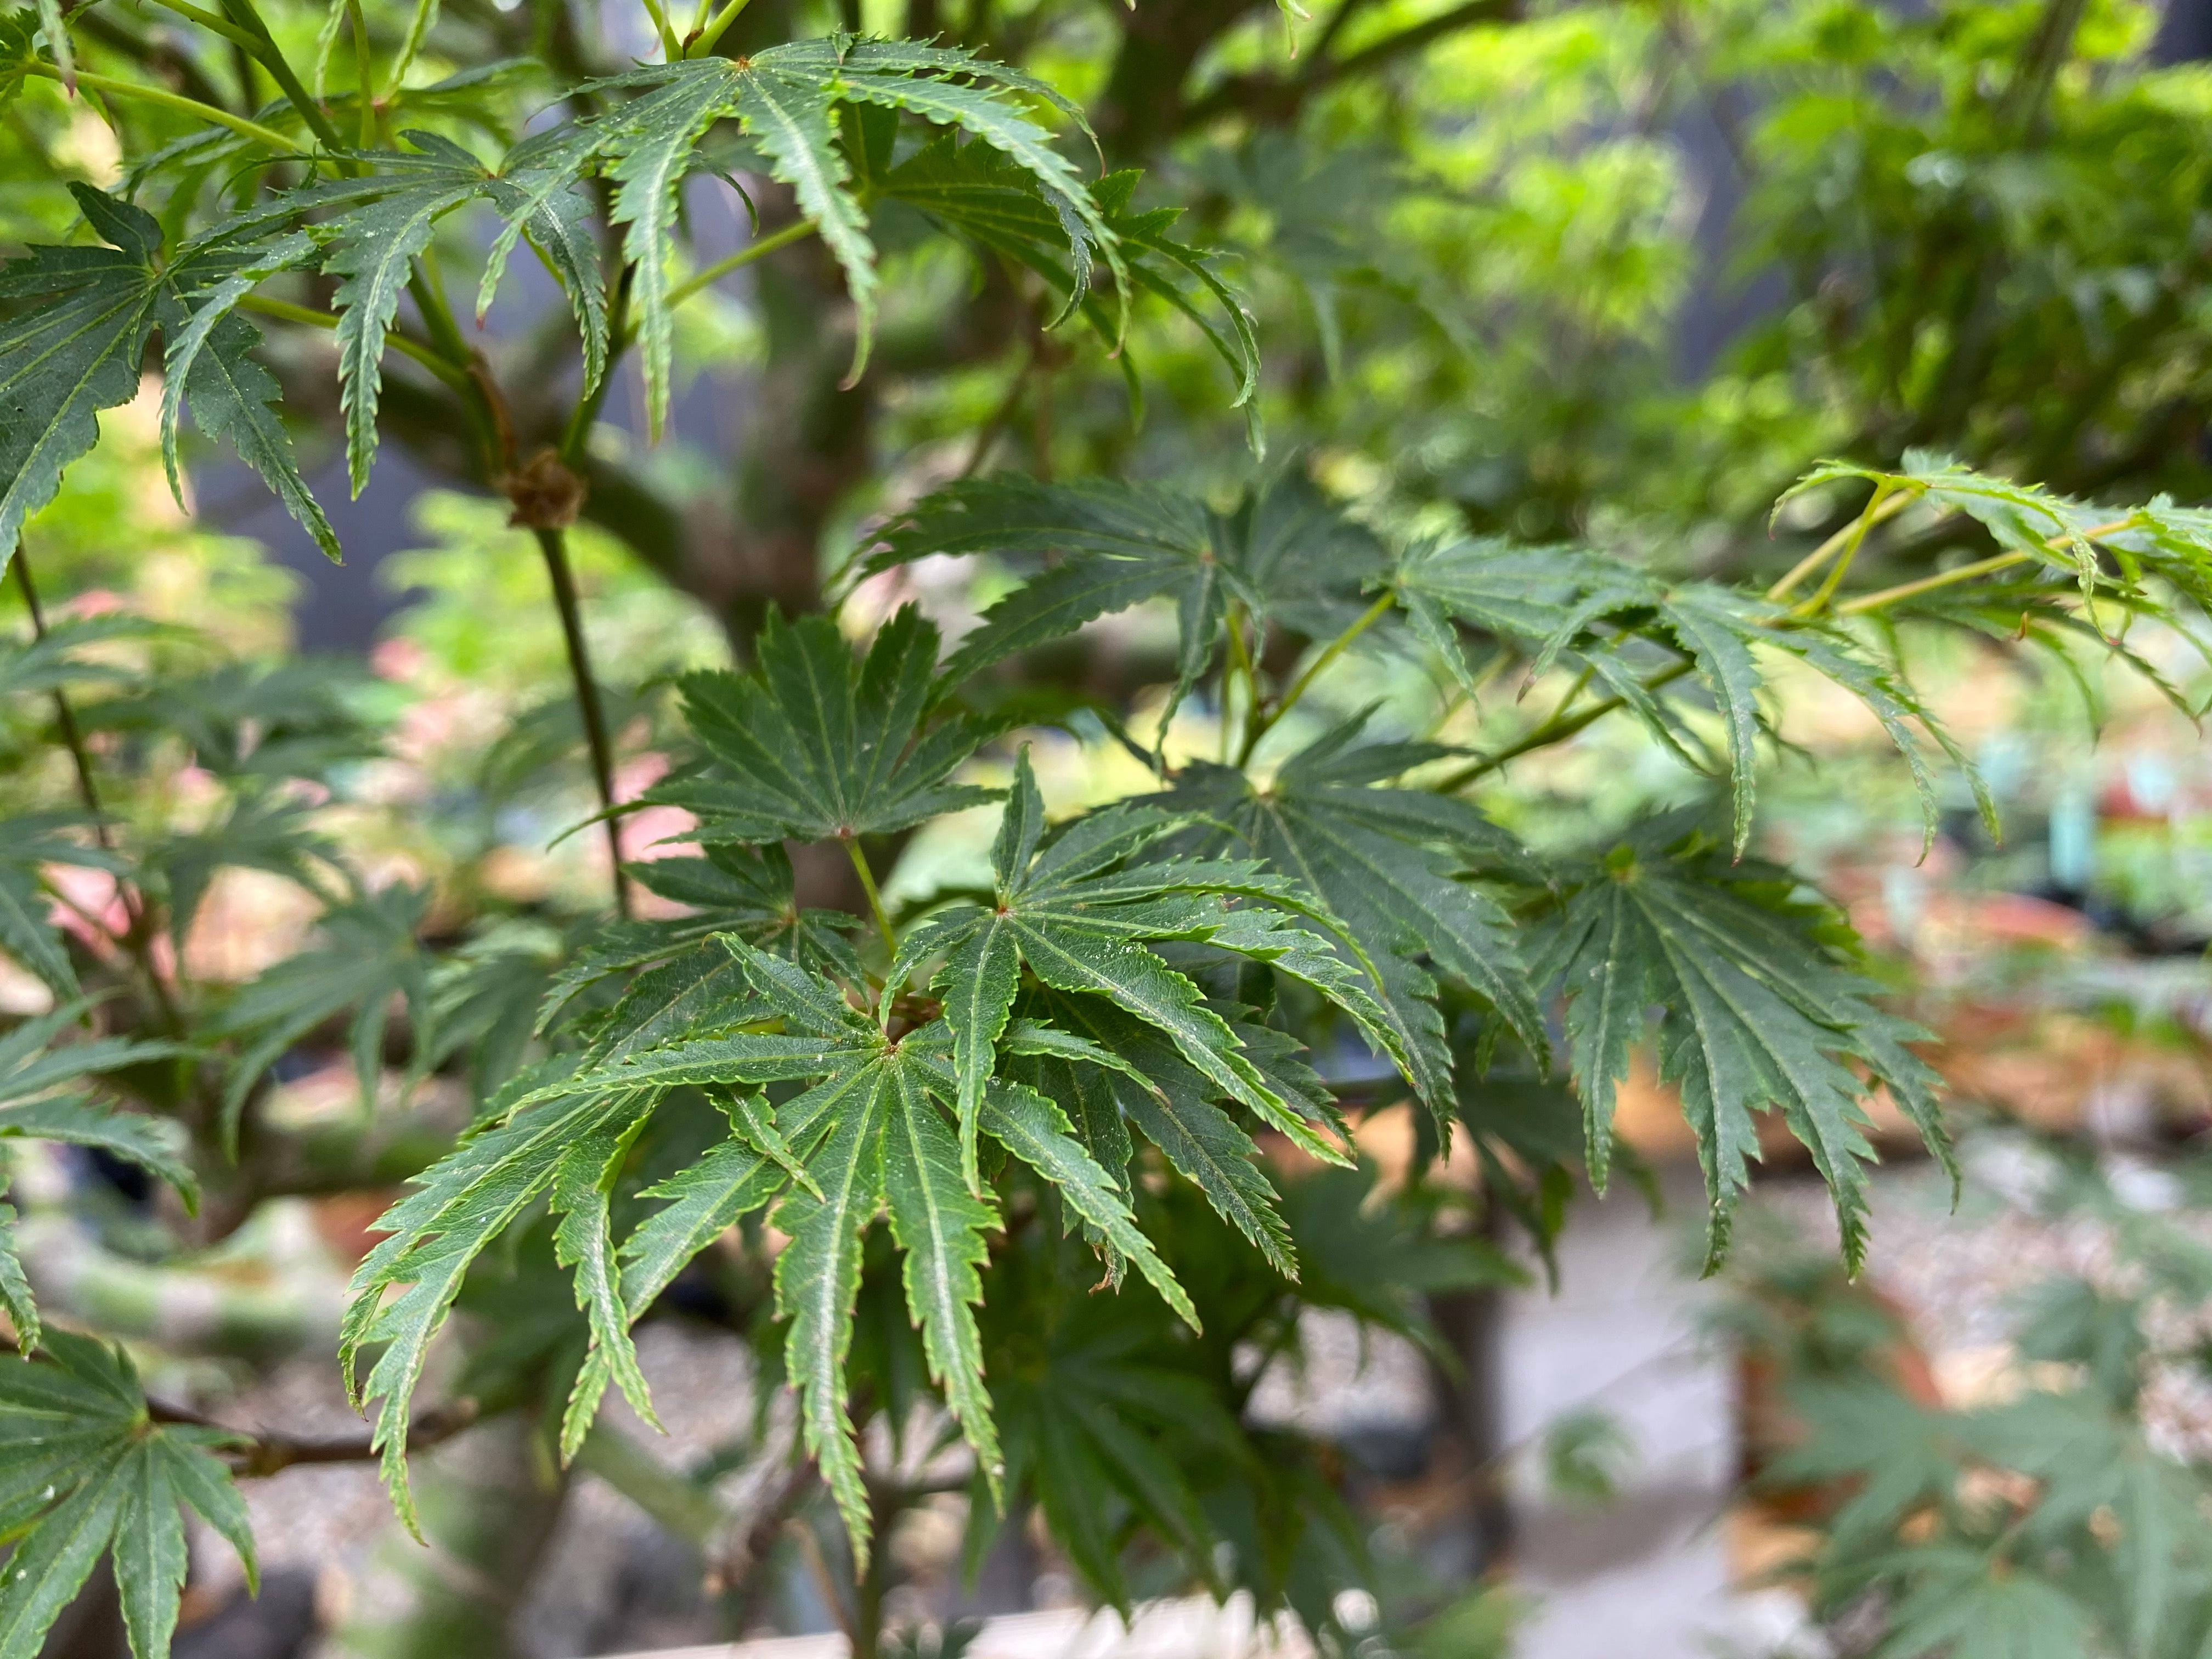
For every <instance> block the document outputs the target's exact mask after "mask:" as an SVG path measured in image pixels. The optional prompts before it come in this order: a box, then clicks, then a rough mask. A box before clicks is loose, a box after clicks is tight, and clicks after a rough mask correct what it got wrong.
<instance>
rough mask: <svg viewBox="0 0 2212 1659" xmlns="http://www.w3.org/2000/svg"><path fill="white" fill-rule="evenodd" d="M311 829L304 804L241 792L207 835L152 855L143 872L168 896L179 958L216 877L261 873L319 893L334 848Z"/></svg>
mask: <svg viewBox="0 0 2212 1659" xmlns="http://www.w3.org/2000/svg"><path fill="white" fill-rule="evenodd" d="M313 823H314V808H313V805H310V804H309V803H308V802H307V800H306V799H302V798H301V796H299V795H297V794H294V793H290V792H289V791H282V790H277V789H272V788H269V787H262V788H259V789H249V790H246V791H244V792H241V793H240V794H238V795H237V796H235V797H234V799H232V800H231V802H230V804H229V805H228V808H227V809H226V810H225V811H224V812H223V813H222V816H221V817H217V818H216V819H215V820H214V821H213V822H212V823H209V824H207V825H206V826H205V827H204V828H202V829H194V830H187V831H182V832H179V833H177V834H174V835H170V836H164V837H162V838H161V840H160V841H158V842H155V844H154V845H153V846H151V847H150V848H148V849H147V853H146V858H145V863H146V865H147V866H148V869H149V872H152V873H154V874H155V875H157V876H158V877H159V878H160V879H161V883H162V884H163V885H164V886H166V888H167V897H168V909H169V917H168V921H169V937H170V939H171V940H172V941H173V943H174V944H175V945H177V946H178V947H179V949H180V950H181V948H182V947H183V945H184V942H185V936H186V935H187V934H189V933H191V929H192V921H193V919H194V918H195V917H196V916H197V915H198V914H199V908H200V904H201V902H202V901H204V899H205V898H206V896H207V892H208V888H209V886H210V884H212V883H213V882H214V880H215V877H216V872H217V871H220V870H226V869H235V870H261V871H265V872H268V873H269V874H270V875H276V876H284V877H287V878H289V879H291V880H293V881H295V882H297V883H299V884H300V885H301V886H302V887H304V888H306V889H307V890H308V891H309V892H318V891H319V890H321V889H320V872H321V871H322V870H323V869H325V868H327V867H331V866H335V864H336V862H337V848H336V847H335V846H334V845H332V844H331V841H330V840H329V838H328V837H327V836H323V835H321V834H319V833H318V832H317V831H316V829H314V827H313Z"/></svg>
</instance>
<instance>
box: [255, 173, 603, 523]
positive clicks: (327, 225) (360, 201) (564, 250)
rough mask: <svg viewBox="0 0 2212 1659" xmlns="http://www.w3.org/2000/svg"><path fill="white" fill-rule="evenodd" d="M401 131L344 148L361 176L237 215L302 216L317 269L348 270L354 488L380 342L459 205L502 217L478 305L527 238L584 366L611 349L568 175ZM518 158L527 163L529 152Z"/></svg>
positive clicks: (345, 375) (343, 301)
mask: <svg viewBox="0 0 2212 1659" xmlns="http://www.w3.org/2000/svg"><path fill="white" fill-rule="evenodd" d="M400 137H402V138H403V139H404V140H405V141H406V143H409V144H410V146H412V149H407V150H367V151H362V152H358V153H349V161H352V162H353V163H355V164H356V165H357V166H358V167H361V168H362V173H361V175H360V176H357V177H350V178H343V179H329V180H325V181H324V182H321V183H319V184H313V185H306V186H303V187H302V188H301V189H299V190H295V191H288V192H286V193H285V194H284V195H283V196H280V197H276V198H275V199H274V200H273V201H272V202H270V203H269V204H264V205H263V206H261V207H259V208H258V209H255V210H252V211H251V212H249V213H247V214H246V215H243V216H241V217H240V221H238V222H237V223H240V224H241V225H246V226H252V227H254V228H261V227H264V226H271V225H282V224H285V223H292V222H307V223H308V224H309V225H310V228H311V232H312V234H311V236H310V239H309V240H310V244H311V245H312V246H319V247H320V248H322V250H323V252H322V254H321V266H322V269H323V270H325V271H327V272H329V273H330V274H331V275H333V276H339V277H342V278H343V281H342V282H341V283H339V284H338V289H337V295H336V301H337V313H338V327H337V347H338V381H339V386H340V400H341V403H342V404H343V409H344V412H345V425H346V465H347V472H348V475H349V478H350V480H351V483H352V487H353V493H354V494H355V495H360V494H361V492H362V489H363V488H364V487H365V486H366V485H367V483H368V472H369V467H370V465H371V464H372V462H373V461H374V459H375V456H376V410H377V404H378V399H379V394H380V387H381V384H382V380H381V377H382V372H383V370H382V365H383V357H384V347H385V342H386V337H387V335H388V334H389V332H390V331H391V328H392V322H393V319H395V318H396V317H397V316H398V308H399V296H400V295H401V294H402V293H403V292H404V291H405V289H406V288H407V285H408V283H409V280H410V276H412V274H413V268H414V260H415V258H416V256H417V255H418V254H420V253H421V252H422V250H423V249H424V248H425V247H427V246H428V245H429V240H430V236H431V233H432V231H433V230H434V229H435V227H436V224H437V222H438V221H439V220H440V219H441V218H443V217H444V216H446V215H447V214H449V213H451V212H453V210H455V209H457V208H459V207H462V206H464V205H465V204H470V203H472V202H479V201H482V202H488V203H489V204H491V205H492V207H493V208H494V209H495V210H496V211H497V212H498V213H499V214H500V216H501V220H502V230H501V241H500V249H501V252H500V258H499V262H498V263H497V264H488V266H487V269H486V271H485V279H484V285H483V288H482V289H480V290H479V294H478V305H479V309H480V310H481V309H483V308H484V307H489V303H490V297H491V291H492V289H495V287H496V286H497V283H498V279H499V276H500V273H501V270H504V267H505V251H506V250H507V249H509V248H511V247H512V246H513V241H514V239H515V238H516V237H517V236H520V235H527V236H528V237H529V238H530V240H531V243H532V246H534V247H536V248H538V250H539V251H540V252H543V253H544V255H545V258H546V263H547V264H548V265H549V266H550V268H551V270H553V272H554V275H555V276H556V279H557V280H559V281H560V283H562V288H563V289H565V290H566V291H567V293H568V297H569V302H570V306H571V308H572V309H573V311H574V314H575V317H576V320H577V327H578V331H579V333H580V336H581V337H582V339H583V343H584V349H585V350H584V356H585V364H586V371H587V374H592V375H593V376H594V377H595V376H596V373H597V372H598V371H599V369H601V368H604V365H605V356H606V320H605V319H606V302H605V283H604V280H603V277H602V275H601V273H600V270H599V257H598V254H597V253H596V252H595V251H593V248H592V243H591V239H590V238H589V236H588V235H587V234H584V231H583V226H582V223H581V221H580V208H581V204H580V201H578V200H575V199H573V198H570V197H568V185H569V184H570V182H571V180H570V179H568V177H567V176H566V175H564V174H559V173H554V174H548V173H545V172H544V171H542V170H533V169H532V168H531V167H528V166H527V165H524V166H520V167H513V168H512V169H511V170H507V171H502V172H494V171H493V170H491V169H489V168H487V167H485V166H484V165H483V163H482V162H480V161H477V158H476V157H475V156H473V155H471V154H470V153H469V152H468V151H467V150H465V149H462V148H461V147H460V146H459V145H458V144H456V143H453V141H452V140H451V139H448V138H444V137H440V136H439V135H437V134H435V133H430V132H423V131H414V130H410V131H406V132H403V133H402V134H401V135H400ZM520 154H521V155H523V157H524V160H525V161H527V160H528V152H527V151H521V152H520ZM243 274H244V273H241V275H243ZM257 280H258V278H257ZM241 291H242V290H241ZM218 346H219V342H218ZM589 390H590V383H588V382H587V385H586V392H588V391H589Z"/></svg>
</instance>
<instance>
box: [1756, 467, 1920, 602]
mask: <svg viewBox="0 0 2212 1659" xmlns="http://www.w3.org/2000/svg"><path fill="white" fill-rule="evenodd" d="M1919 499H1920V495H1919V492H1917V491H1915V490H1905V491H1899V492H1896V493H1889V494H1885V493H1884V492H1883V491H1881V490H1877V491H1876V492H1875V496H1874V499H1873V500H1872V501H1869V502H1868V504H1867V507H1866V508H1865V510H1863V512H1861V513H1859V514H1858V516H1857V517H1856V518H1854V519H1853V520H1851V521H1850V523H1849V524H1847V525H1845V526H1844V527H1843V528H1842V529H1840V530H1838V532H1836V533H1835V534H1834V535H1832V536H1831V537H1829V538H1828V539H1827V540H1826V541H1824V542H1822V543H1821V544H1820V545H1819V546H1818V547H1816V548H1814V550H1812V551H1811V552H1810V553H1808V554H1807V555H1806V556H1804V557H1803V558H1802V559H1800V560H1798V561H1797V562H1796V564H1794V565H1792V566H1790V569H1789V572H1788V574H1785V575H1784V577H1783V578H1782V580H1780V581H1778V582H1777V583H1775V584H1774V586H1771V587H1770V588H1768V589H1767V590H1766V597H1767V599H1768V601H1769V602H1770V603H1772V604H1777V605H1778V604H1780V603H1781V602H1782V601H1783V600H1784V599H1788V598H1789V597H1790V594H1791V593H1793V592H1796V587H1797V584H1798V583H1800V582H1802V581H1806V580H1809V579H1810V578H1811V577H1812V576H1813V575H1814V574H1815V573H1817V572H1818V571H1819V570H1820V567H1821V566H1823V565H1825V564H1826V563H1827V562H1828V561H1829V560H1830V559H1832V558H1834V557H1835V556H1836V552H1837V550H1838V549H1839V548H1841V547H1842V546H1843V544H1844V543H1845V542H1847V541H1850V539H1851V538H1852V537H1853V536H1854V535H1857V536H1860V537H1863V536H1864V535H1865V534H1866V532H1867V531H1869V530H1871V529H1872V528H1873V527H1874V526H1876V525H1878V524H1880V523H1881V522H1882V521H1883V520H1886V519H1893V518H1895V517H1896V516H1897V515H1898V514H1899V513H1902V512H1903V511H1904V510H1905V508H1906V507H1910V506H1911V504H1912V503H1913V502H1914V501H1918V500H1919Z"/></svg>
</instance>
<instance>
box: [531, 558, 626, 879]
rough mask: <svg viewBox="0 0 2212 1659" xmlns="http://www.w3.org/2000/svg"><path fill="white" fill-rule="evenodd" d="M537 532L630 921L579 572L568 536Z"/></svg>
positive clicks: (609, 755)
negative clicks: (578, 587) (570, 555)
mask: <svg viewBox="0 0 2212 1659" xmlns="http://www.w3.org/2000/svg"><path fill="white" fill-rule="evenodd" d="M536 533H537V537H538V551H539V552H540V553H543V554H544V556H545V574H546V575H547V576H548V577H549V578H550V579H551V580H552V583H553V605H554V608H555V609H556V611H559V612H560V613H561V635H562V638H563V639H564V640H565V641H567V642H568V675H569V678H571V679H572V680H574V682H575V686H576V713H577V714H579V715H580V717H581V718H582V720H583V723H584V743H585V746H586V748H587V749H589V750H591V756H592V782H593V783H595V784H597V785H598V786H599V805H600V806H601V807H602V808H604V809H605V810H606V812H607V815H608V816H607V818H606V829H607V853H608V855H609V856H610V857H611V859H612V860H614V884H615V908H616V910H617V911H618V912H619V913H620V914H621V915H623V916H624V917H625V918H627V917H628V916H629V884H628V883H627V881H625V880H624V878H623V853H622V824H621V823H620V821H619V820H618V819H617V818H616V817H614V816H613V808H614V805H615V769H614V750H613V746H612V745H611V744H610V743H609V742H608V741H607V717H606V710H605V708H604V707H603V706H602V705H601V704H600V702H599V682H598V681H597V680H595V679H594V678H592V657H591V651H590V648H589V647H587V646H586V643H585V641H584V617H583V610H582V606H581V605H580V604H579V602H578V600H577V598H576V578H575V573H574V571H572V570H571V569H570V568H568V538H567V536H566V534H565V533H564V532H562V531H559V530H552V529H545V528H542V527H541V528H538V530H537V532H536Z"/></svg>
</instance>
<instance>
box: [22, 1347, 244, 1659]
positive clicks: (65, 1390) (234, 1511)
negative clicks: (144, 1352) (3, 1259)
mask: <svg viewBox="0 0 2212 1659" xmlns="http://www.w3.org/2000/svg"><path fill="white" fill-rule="evenodd" d="M233 1439H234V1437H233V1436H231V1435H229V1434H227V1433H226V1432H224V1431H222V1430H220V1429H206V1428H199V1427H196V1426H179V1425H173V1424H158V1425H157V1424H155V1423H152V1422H150V1421H149V1419H148V1414H147V1409H146V1401H145V1396H144V1395H143V1393H142V1392H141V1391H140V1389H139V1386H138V1379H137V1375H136V1374H135V1373H134V1372H133V1371H132V1370H131V1364H130V1362H129V1361H128V1360H127V1359H126V1358H124V1356H123V1355H122V1353H121V1352H120V1351H119V1350H111V1349H109V1348H107V1347H105V1346H102V1345H101V1344H100V1343H98V1342H94V1341H93V1340H90V1339H88V1338H86V1337H82V1336H76V1335H73V1334H70V1333H68V1332H66V1331H55V1332H51V1333H49V1334H48V1336H47V1341H46V1348H45V1351H44V1352H43V1353H42V1354H41V1355H40V1357H39V1358H35V1359H33V1358H13V1357H11V1358H0V1470H4V1472H0V1524H4V1525H5V1526H6V1528H7V1529H8V1531H9V1533H10V1534H12V1535H14V1536H15V1549H14V1552H13V1553H12V1554H10V1555H9V1558H8V1571H7V1572H6V1574H5V1576H4V1578H0V1659H37V1656H38V1655H39V1653H40V1651H41V1650H42V1647H43V1644H44V1643H45V1639H46V1633H47V1632H48V1631H49V1630H50V1629H52V1626H53V1623H54V1621H55V1620H56V1619H57V1618H58V1617H59V1616H60V1614H61V1613H62V1612H63V1611H64V1609H66V1608H67V1607H69V1605H70V1602H71V1601H73V1600H74V1599H75V1598H76V1594H77V1591H78V1590H79V1589H81V1588H82V1586H83V1583H84V1582H85V1580H86V1579H87V1578H88V1577H90V1576H91V1572H92V1570H93V1568H94V1565H96V1564H97V1563H98V1562H99V1560H100V1557H101V1555H102V1554H106V1555H107V1556H109V1558H110V1560H111V1563H112V1571H113V1573H114V1577H115V1585H116V1589H117V1591H118V1594H119V1597H120V1600H121V1601H122V1610H123V1622H124V1627H125V1631H126V1632H127V1633H128V1635H129V1637H130V1641H131V1651H132V1653H133V1654H134V1655H136V1656H137V1659H167V1655H168V1651H169V1638H170V1636H171V1634H172V1632H173V1631H174V1630H175V1628H176V1623H177V1609H178V1603H179V1597H180V1595H181V1592H182V1591H183V1589H184V1582H185V1566H186V1553H185V1527H184V1520H183V1516H182V1514H181V1510H182V1509H183V1508H185V1507H189V1508H190V1509H191V1510H193V1511H194V1512H195V1513H196V1514H197V1515H198V1516H200V1518H201V1519H202V1520H204V1521H205V1522H207V1523H208V1524H209V1525H210V1526H211V1527H212V1528H214V1529H215V1530H216V1532H217V1533H219V1534H222V1537H223V1538H224V1539H225V1540H227V1541H228V1542H229V1544H230V1545H231V1547H233V1548H234V1549H235V1550H236V1551H237V1552H238V1554H239V1559H240V1560H241V1561H243V1562H244V1563H245V1565H246V1583H247V1585H248V1587H249V1588H252V1587H254V1586H255V1585H256V1583H257V1572H256V1568H255V1563H254V1555H253V1535H252V1528H251V1527H250V1526H249V1524H248V1522H247V1519H246V1504H245V1501H244V1500H243V1499H242V1498H240V1496H239V1494H238V1491H237V1489H236V1488H235V1487H234V1486H233V1485H232V1484H231V1479H230V1473H229V1471H228V1469H226V1468H224V1467H223V1465H222V1461H221V1460H220V1459H219V1458H218V1457H217V1456H216V1455H215V1454H216V1450H217V1449H220V1448H222V1446H223V1445H225V1444H226V1443H229V1442H230V1441H232V1440H233Z"/></svg>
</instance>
